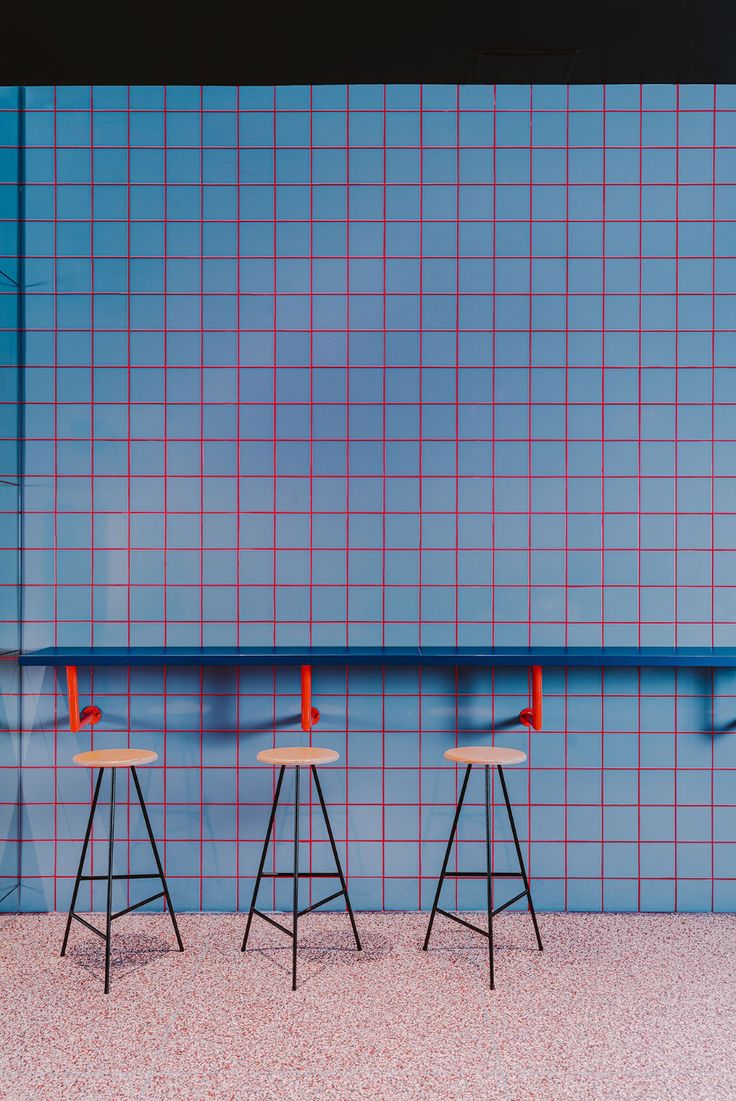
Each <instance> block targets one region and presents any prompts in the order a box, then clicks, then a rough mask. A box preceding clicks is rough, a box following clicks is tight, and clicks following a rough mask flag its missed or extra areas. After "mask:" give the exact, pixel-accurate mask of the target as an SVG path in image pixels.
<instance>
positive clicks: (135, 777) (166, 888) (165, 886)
mask: <svg viewBox="0 0 736 1101" xmlns="http://www.w3.org/2000/svg"><path fill="white" fill-rule="evenodd" d="M130 771H131V773H132V776H133V783H134V784H135V790H136V794H137V795H138V802H139V803H140V805H141V811H142V812H143V821H144V822H145V823H146V832H147V833H148V840H149V841H150V842H151V849H152V850H153V859H154V860H155V861H156V867H157V868H158V875H159V879H160V880H161V886H162V887H163V889H164V899H165V900H166V905H167V906H168V907H169V916H170V917H171V924H172V925H173V926H174V933H175V934H176V943H177V944H178V945H179V951H180V952H183V951H184V945H183V944H182V940H181V933H180V932H179V924H178V922H177V920H176V911H175V910H174V903H173V902H172V901H171V895H170V894H169V885H168V883H167V882H166V877H165V875H164V868H163V864H162V863H161V857H160V856H159V854H158V846H157V845H156V839H155V837H154V836H153V830H152V829H151V820H150V818H149V817H148V808H147V807H146V803H145V800H144V798H143V792H142V791H141V785H140V782H139V780H138V773H137V772H136V769H135V766H134V765H132V766H131V769H130Z"/></svg>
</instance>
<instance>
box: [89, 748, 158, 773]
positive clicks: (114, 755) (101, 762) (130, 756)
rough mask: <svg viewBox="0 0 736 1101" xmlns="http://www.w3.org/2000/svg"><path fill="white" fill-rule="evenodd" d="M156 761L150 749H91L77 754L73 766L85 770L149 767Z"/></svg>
mask: <svg viewBox="0 0 736 1101" xmlns="http://www.w3.org/2000/svg"><path fill="white" fill-rule="evenodd" d="M156 760H158V753H154V752H153V750H152V749H92V750H90V751H89V752H87V753H78V754H77V755H76V757H75V758H74V764H75V765H85V766H86V767H87V768H130V766H131V765H150V763H151V761H156Z"/></svg>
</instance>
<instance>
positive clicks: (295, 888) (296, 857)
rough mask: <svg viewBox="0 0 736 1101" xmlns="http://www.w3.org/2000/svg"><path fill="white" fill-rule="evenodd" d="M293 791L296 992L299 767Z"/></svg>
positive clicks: (293, 974) (293, 969)
mask: <svg viewBox="0 0 736 1101" xmlns="http://www.w3.org/2000/svg"><path fill="white" fill-rule="evenodd" d="M295 771H296V781H295V783H296V786H295V789H294V926H293V930H292V934H291V935H292V943H291V989H292V990H296V932H297V928H296V927H297V922H298V920H299V773H300V768H299V765H297V766H296V770H295Z"/></svg>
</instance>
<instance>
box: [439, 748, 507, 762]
mask: <svg viewBox="0 0 736 1101" xmlns="http://www.w3.org/2000/svg"><path fill="white" fill-rule="evenodd" d="M445 757H446V758H447V760H448V761H459V762H460V763H461V764H464V765H520V764H521V763H522V761H525V760H526V753H522V752H521V750H520V749H504V748H503V746H500V745H497V746H490V745H459V746H457V747H456V748H455V749H448V750H446V752H445Z"/></svg>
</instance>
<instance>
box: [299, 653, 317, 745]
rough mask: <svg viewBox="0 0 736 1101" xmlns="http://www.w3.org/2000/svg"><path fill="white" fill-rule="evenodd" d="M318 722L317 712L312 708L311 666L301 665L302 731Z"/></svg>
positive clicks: (309, 728)
mask: <svg viewBox="0 0 736 1101" xmlns="http://www.w3.org/2000/svg"><path fill="white" fill-rule="evenodd" d="M318 722H319V711H318V710H317V708H316V707H312V666H311V665H302V730H311V729H312V727H313V726H314V725H315V724H316V723H318Z"/></svg>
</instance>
